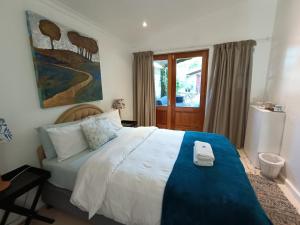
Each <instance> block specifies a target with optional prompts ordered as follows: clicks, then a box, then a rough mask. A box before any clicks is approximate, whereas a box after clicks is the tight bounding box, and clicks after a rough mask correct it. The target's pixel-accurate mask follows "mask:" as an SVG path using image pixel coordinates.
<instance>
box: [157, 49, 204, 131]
mask: <svg viewBox="0 0 300 225" xmlns="http://www.w3.org/2000/svg"><path fill="white" fill-rule="evenodd" d="M207 63H208V50H204V51H197V52H184V53H172V54H166V55H159V56H155V57H154V71H155V72H154V74H155V92H156V105H157V108H156V116H157V124H156V125H157V126H158V127H161V128H169V129H176V130H197V131H202V130H203V123H204V116H205V98H206V83H207Z"/></svg>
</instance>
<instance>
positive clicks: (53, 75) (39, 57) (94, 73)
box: [26, 11, 103, 108]
mask: <svg viewBox="0 0 300 225" xmlns="http://www.w3.org/2000/svg"><path fill="white" fill-rule="evenodd" d="M26 16H27V27H28V31H29V37H30V44H31V49H32V56H33V63H34V68H35V75H36V80H37V88H38V93H39V97H40V105H41V107H42V108H49V107H54V106H61V105H68V104H75V103H81V102H88V101H97V100H102V99H103V95H102V83H101V70H100V57H99V47H98V43H97V41H96V40H95V39H94V38H91V37H89V36H88V35H85V34H83V33H81V32H78V31H75V30H73V29H71V28H68V27H66V26H63V25H60V24H59V23H56V22H53V21H51V20H49V19H47V18H45V17H43V16H40V15H38V14H36V13H34V12H31V11H27V12H26Z"/></svg>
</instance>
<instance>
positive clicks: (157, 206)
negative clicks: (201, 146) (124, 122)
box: [71, 127, 184, 225]
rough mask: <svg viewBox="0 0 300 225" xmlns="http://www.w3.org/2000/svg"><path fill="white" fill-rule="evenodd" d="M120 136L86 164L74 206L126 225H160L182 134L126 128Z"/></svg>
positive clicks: (77, 186)
mask: <svg viewBox="0 0 300 225" xmlns="http://www.w3.org/2000/svg"><path fill="white" fill-rule="evenodd" d="M122 130H123V131H122V132H120V134H119V136H118V137H117V138H116V139H114V140H112V141H110V142H109V143H107V144H105V145H104V146H103V147H102V148H103V149H102V150H101V151H99V152H98V153H96V154H95V155H94V156H92V157H91V158H90V159H89V160H88V161H87V162H85V163H84V164H83V165H82V166H81V168H80V170H79V173H78V175H77V180H76V184H75V187H74V190H73V193H72V197H71V202H72V203H73V204H74V205H76V206H77V207H79V208H80V209H82V210H84V211H87V212H89V217H90V218H91V217H93V216H94V215H95V213H96V212H98V213H99V214H102V215H104V216H106V217H108V218H111V219H113V220H115V221H118V222H120V223H123V224H128V225H130V224H138V225H156V224H157V225H159V224H160V218H161V209H162V200H163V193H164V189H165V185H166V182H167V180H168V178H169V175H170V173H171V171H172V169H173V166H174V163H175V161H176V159H177V156H178V153H179V149H180V145H181V142H182V139H183V135H184V132H183V131H171V130H165V129H158V128H156V127H139V128H122Z"/></svg>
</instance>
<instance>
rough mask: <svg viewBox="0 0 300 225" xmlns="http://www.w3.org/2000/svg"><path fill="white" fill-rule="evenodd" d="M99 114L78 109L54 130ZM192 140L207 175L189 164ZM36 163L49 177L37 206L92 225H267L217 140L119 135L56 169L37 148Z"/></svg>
mask: <svg viewBox="0 0 300 225" xmlns="http://www.w3.org/2000/svg"><path fill="white" fill-rule="evenodd" d="M100 113H102V110H101V109H99V108H97V107H96V106H93V105H89V104H85V105H80V106H76V107H74V108H72V109H70V110H68V111H66V112H65V113H63V114H62V116H60V117H59V118H58V120H57V123H64V122H71V121H76V120H81V119H83V118H86V117H88V116H91V115H95V114H100ZM196 140H199V141H204V142H208V143H210V144H211V146H212V148H213V151H214V154H215V158H216V160H215V165H214V166H213V167H197V166H195V165H194V164H193V144H194V141H196ZM38 155H39V158H40V161H41V164H42V166H43V168H44V169H47V170H49V171H50V172H51V174H52V177H51V178H50V180H49V182H48V183H47V184H46V186H45V188H44V191H43V193H42V199H43V201H44V202H45V203H46V204H47V205H49V206H53V207H55V208H59V209H61V210H64V211H67V212H69V213H72V214H74V215H76V216H80V217H83V218H90V219H91V222H92V223H94V224H103V225H104V224H105V225H106V224H114V225H115V224H139V225H159V224H162V225H172V224H173V225H177V224H178V225H181V224H184V225H185V224H199V225H217V224H228V225H229V224H230V225H235V224H236V225H238V224H241V225H247V224H249V225H271V224H272V223H271V222H270V220H269V219H268V217H267V216H266V214H265V213H264V211H263V209H262V208H261V206H260V204H259V202H258V200H257V198H256V196H255V193H254V191H253V189H252V187H251V185H250V182H249V180H248V178H247V175H246V173H245V171H244V168H243V166H242V164H241V162H240V159H239V156H238V153H237V151H236V149H235V147H234V146H233V145H232V144H231V143H230V142H229V141H228V140H227V139H226V138H225V137H223V136H221V135H217V134H209V133H200V132H184V131H171V130H166V129H158V128H156V127H139V128H125V127H124V128H122V129H120V130H119V131H118V133H117V138H115V139H113V140H111V141H110V142H108V143H106V144H105V145H103V146H102V147H101V148H99V149H97V150H95V151H88V150H87V151H83V152H81V153H79V154H77V155H75V156H73V157H71V158H69V159H67V160H64V161H62V162H58V161H57V160H56V159H50V160H48V159H46V158H45V155H44V153H43V149H42V147H39V149H38ZM71 202H72V203H71Z"/></svg>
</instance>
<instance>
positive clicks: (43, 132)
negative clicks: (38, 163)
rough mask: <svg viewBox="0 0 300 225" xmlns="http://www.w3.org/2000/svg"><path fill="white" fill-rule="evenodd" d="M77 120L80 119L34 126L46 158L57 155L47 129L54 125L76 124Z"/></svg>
mask: <svg viewBox="0 0 300 225" xmlns="http://www.w3.org/2000/svg"><path fill="white" fill-rule="evenodd" d="M79 122H81V121H74V122H68V123H60V124H49V125H44V126H40V127H38V128H36V130H37V132H38V136H39V139H40V142H41V144H42V146H43V149H44V152H45V155H46V158H47V159H52V158H56V157H57V154H56V152H55V148H54V146H53V144H52V142H51V139H50V137H49V135H48V132H47V129H49V128H54V127H64V126H68V125H70V124H77V123H79Z"/></svg>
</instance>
